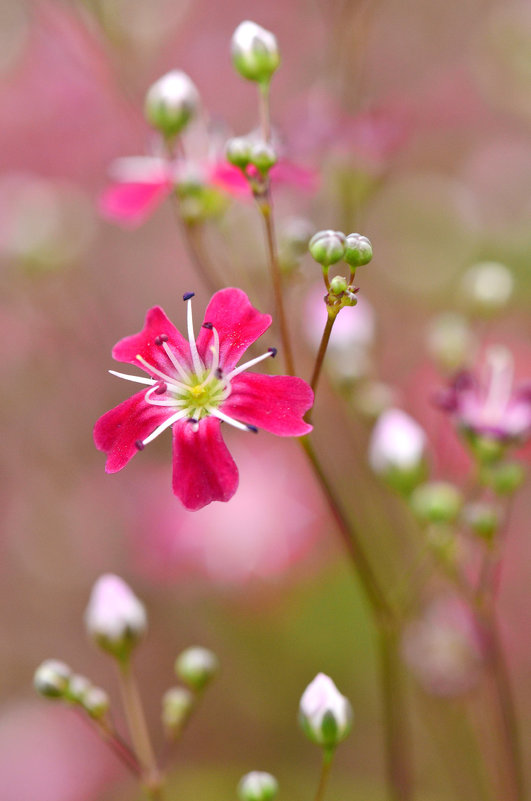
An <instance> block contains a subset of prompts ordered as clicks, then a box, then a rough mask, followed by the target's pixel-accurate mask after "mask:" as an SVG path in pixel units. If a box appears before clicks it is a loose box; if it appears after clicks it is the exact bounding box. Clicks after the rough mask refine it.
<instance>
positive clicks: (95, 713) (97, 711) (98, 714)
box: [82, 687, 111, 720]
mask: <svg viewBox="0 0 531 801" xmlns="http://www.w3.org/2000/svg"><path fill="white" fill-rule="evenodd" d="M82 703H83V707H84V709H85V710H86V711H87V712H88V714H89V715H90V717H91V718H94V720H101V719H102V718H104V717H105V715H106V714H107V712H108V711H109V707H110V705H111V701H110V698H109V696H108V695H107V693H106V692H105V690H103V689H102V688H101V687H90V688H89V689H88V690H87V692H86V693H85V695H84V696H83V702H82Z"/></svg>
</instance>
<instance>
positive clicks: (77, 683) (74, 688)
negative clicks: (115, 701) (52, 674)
mask: <svg viewBox="0 0 531 801" xmlns="http://www.w3.org/2000/svg"><path fill="white" fill-rule="evenodd" d="M91 688H92V682H91V681H90V680H89V679H87V677H86V676H80V675H79V674H78V673H76V674H74V675H73V676H72V678H71V679H70V682H69V685H68V700H69V701H73V702H74V703H77V704H82V703H83V699H84V697H85V695H86V694H87V693H88V691H89V690H90V689H91Z"/></svg>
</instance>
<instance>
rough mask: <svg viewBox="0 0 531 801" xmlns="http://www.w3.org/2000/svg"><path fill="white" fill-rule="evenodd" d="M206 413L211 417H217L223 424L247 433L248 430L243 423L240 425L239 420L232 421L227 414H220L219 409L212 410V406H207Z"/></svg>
mask: <svg viewBox="0 0 531 801" xmlns="http://www.w3.org/2000/svg"><path fill="white" fill-rule="evenodd" d="M206 411H207V412H208V413H209V414H211V415H212V416H213V417H217V418H218V420H223V421H224V422H225V423H228V424H229V425H231V426H234V428H239V429H240V430H241V431H249V428H248V426H246V425H245V423H240V421H239V420H234V418H233V417H229V416H228V415H227V414H224V413H223V412H220V410H219V409H214V407H213V406H207V407H206Z"/></svg>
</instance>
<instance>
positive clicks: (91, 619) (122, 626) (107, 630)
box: [85, 573, 147, 660]
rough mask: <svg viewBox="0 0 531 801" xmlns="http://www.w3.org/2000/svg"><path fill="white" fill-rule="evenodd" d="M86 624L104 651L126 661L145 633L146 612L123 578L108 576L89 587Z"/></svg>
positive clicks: (91, 635)
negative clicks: (89, 594)
mask: <svg viewBox="0 0 531 801" xmlns="http://www.w3.org/2000/svg"><path fill="white" fill-rule="evenodd" d="M85 625H86V627H87V631H88V633H89V635H90V637H92V639H93V640H94V641H95V642H96V643H97V644H98V645H99V646H100V647H101V648H103V650H105V651H108V652H109V653H110V654H112V655H113V656H115V657H116V658H118V659H120V660H125V659H127V658H128V657H129V656H130V653H131V651H132V649H133V648H134V646H135V645H136V644H137V643H138V641H139V640H140V639H141V638H142V636H143V635H144V633H145V631H146V628H147V617H146V610H145V608H144V605H143V604H142V602H141V601H139V599H138V598H137V597H136V595H135V594H134V593H133V591H132V590H131V589H130V587H129V586H128V585H127V584H126V583H125V581H123V579H121V578H120V577H119V576H115V575H114V574H112V573H107V574H106V575H104V576H101V577H100V578H99V579H98V580H97V581H96V583H95V585H94V587H93V588H92V593H91V596H90V600H89V603H88V606H87V609H86V611H85Z"/></svg>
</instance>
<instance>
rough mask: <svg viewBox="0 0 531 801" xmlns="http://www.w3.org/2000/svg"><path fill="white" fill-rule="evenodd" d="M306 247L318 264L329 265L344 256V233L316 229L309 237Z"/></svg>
mask: <svg viewBox="0 0 531 801" xmlns="http://www.w3.org/2000/svg"><path fill="white" fill-rule="evenodd" d="M308 249H309V251H310V253H311V254H312V256H313V258H314V259H315V261H316V262H318V264H322V265H323V267H330V265H331V264H336V262H338V261H339V260H340V259H342V258H343V256H344V253H345V234H343V233H341V231H332V230H330V229H328V230H326V231H317V233H316V234H314V235H313V236H312V238H311V239H310V243H309V245H308Z"/></svg>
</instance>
